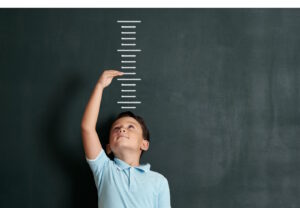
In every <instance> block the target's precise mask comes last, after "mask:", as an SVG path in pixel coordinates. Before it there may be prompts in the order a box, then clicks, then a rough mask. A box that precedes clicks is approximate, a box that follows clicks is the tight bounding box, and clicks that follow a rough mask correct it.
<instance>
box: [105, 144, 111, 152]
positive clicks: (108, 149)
mask: <svg viewBox="0 0 300 208" xmlns="http://www.w3.org/2000/svg"><path fill="white" fill-rule="evenodd" d="M106 153H107V154H110V153H111V149H110V146H109V144H107V145H106Z"/></svg>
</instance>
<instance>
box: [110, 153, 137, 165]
mask: <svg viewBox="0 0 300 208" xmlns="http://www.w3.org/2000/svg"><path fill="white" fill-rule="evenodd" d="M115 157H117V158H118V159H120V160H122V161H124V162H126V163H127V164H128V165H130V166H132V167H136V166H139V165H140V155H136V154H125V153H123V154H122V153H120V154H118V155H115Z"/></svg>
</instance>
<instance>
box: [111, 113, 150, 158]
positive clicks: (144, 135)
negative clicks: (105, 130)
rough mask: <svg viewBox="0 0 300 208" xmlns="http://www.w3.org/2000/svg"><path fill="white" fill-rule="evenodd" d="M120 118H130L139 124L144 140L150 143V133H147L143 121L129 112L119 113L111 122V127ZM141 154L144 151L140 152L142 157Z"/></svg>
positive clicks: (147, 130)
mask: <svg viewBox="0 0 300 208" xmlns="http://www.w3.org/2000/svg"><path fill="white" fill-rule="evenodd" d="M122 117H131V118H134V119H135V120H136V121H137V122H138V123H139V124H140V126H141V127H142V131H143V138H144V139H145V140H147V141H148V142H150V132H149V129H148V127H147V125H146V123H145V121H144V119H143V118H142V117H141V116H138V115H136V114H134V113H133V112H131V111H124V112H121V113H119V115H118V116H117V117H116V118H115V120H114V121H113V122H112V125H113V123H114V122H115V121H117V120H118V119H119V118H122ZM112 125H111V127H112ZM111 127H110V130H111ZM110 130H109V132H110ZM143 153H144V150H142V153H141V157H142V155H143Z"/></svg>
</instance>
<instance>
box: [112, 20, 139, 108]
mask: <svg viewBox="0 0 300 208" xmlns="http://www.w3.org/2000/svg"><path fill="white" fill-rule="evenodd" d="M117 23H119V24H120V25H121V47H120V48H119V49H117V52H120V55H121V71H122V72H124V75H123V76H122V78H117V80H118V81H121V100H120V101H117V103H118V104H121V109H136V104H141V103H142V102H141V101H139V100H137V98H136V95H135V94H136V85H137V83H136V82H139V81H141V80H142V79H141V78H137V77H136V60H135V58H136V56H137V54H138V53H140V52H141V51H142V50H141V49H138V48H137V47H136V42H135V41H136V25H137V24H140V23H142V21H141V20H117Z"/></svg>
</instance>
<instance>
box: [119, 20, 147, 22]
mask: <svg viewBox="0 0 300 208" xmlns="http://www.w3.org/2000/svg"><path fill="white" fill-rule="evenodd" d="M141 22H142V21H141V20H117V23H141Z"/></svg>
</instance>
